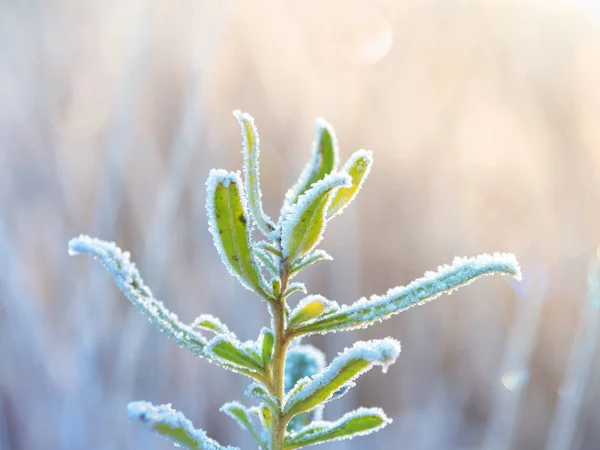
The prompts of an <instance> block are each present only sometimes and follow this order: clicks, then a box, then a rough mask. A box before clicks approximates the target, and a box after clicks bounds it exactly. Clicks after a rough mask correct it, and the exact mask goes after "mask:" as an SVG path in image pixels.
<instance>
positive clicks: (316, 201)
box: [281, 173, 351, 264]
mask: <svg viewBox="0 0 600 450" xmlns="http://www.w3.org/2000/svg"><path fill="white" fill-rule="evenodd" d="M350 181H351V179H350V176H349V175H348V174H346V173H335V174H330V175H327V176H326V177H325V178H324V179H322V180H320V181H318V182H317V183H316V184H314V185H313V187H311V188H310V189H309V190H308V191H306V192H305V193H304V194H302V196H301V197H300V198H299V199H298V202H297V203H296V204H294V205H293V206H292V207H291V208H290V209H289V211H288V212H287V213H286V215H285V217H284V218H283V222H282V224H281V247H282V249H283V258H284V259H285V260H286V261H287V263H288V264H293V263H294V262H295V261H296V259H297V258H299V257H301V256H303V255H305V254H306V253H308V252H310V251H311V250H312V249H313V248H315V246H316V245H317V244H318V243H319V242H320V240H321V239H322V236H323V232H324V231H325V226H326V220H325V212H326V211H327V208H328V207H329V203H330V200H331V195H332V193H333V192H335V190H336V188H339V187H340V186H350Z"/></svg>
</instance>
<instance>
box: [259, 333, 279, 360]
mask: <svg viewBox="0 0 600 450" xmlns="http://www.w3.org/2000/svg"><path fill="white" fill-rule="evenodd" d="M258 342H259V344H262V345H261V350H262V352H261V356H262V362H263V364H264V367H267V366H268V365H270V364H271V358H272V357H273V346H274V344H275V336H273V332H272V331H271V330H270V329H269V328H263V329H262V330H261V332H260V336H259V339H258Z"/></svg>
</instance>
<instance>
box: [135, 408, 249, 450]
mask: <svg viewBox="0 0 600 450" xmlns="http://www.w3.org/2000/svg"><path fill="white" fill-rule="evenodd" d="M127 410H128V413H129V418H130V419H132V420H135V421H137V422H140V423H142V424H144V425H145V426H146V427H148V428H149V429H151V430H152V431H154V432H155V433H156V434H158V435H160V436H161V437H162V438H163V439H165V440H167V441H170V442H172V443H174V444H175V445H177V446H180V447H184V448H187V449H195V450H234V449H237V448H236V447H229V446H227V447H225V446H222V445H220V444H219V443H218V442H217V441H215V440H213V439H210V438H209V437H208V436H206V433H205V432H204V431H202V430H198V429H196V428H194V425H193V424H192V422H190V421H189V420H188V419H187V418H186V417H185V416H184V415H183V414H182V413H181V412H179V411H175V410H174V409H172V408H171V405H160V406H154V405H152V404H151V403H148V402H132V403H130V404H129V405H128V407H127ZM237 450H239V449H237Z"/></svg>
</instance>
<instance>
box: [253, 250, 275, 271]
mask: <svg viewBox="0 0 600 450" xmlns="http://www.w3.org/2000/svg"><path fill="white" fill-rule="evenodd" d="M254 256H256V258H257V259H258V260H259V261H260V263H261V264H262V265H263V267H264V268H265V269H267V272H268V273H269V274H271V275H273V276H278V275H279V267H277V265H276V264H275V261H273V254H272V253H270V252H269V251H268V250H265V249H264V248H259V247H256V246H255V247H254Z"/></svg>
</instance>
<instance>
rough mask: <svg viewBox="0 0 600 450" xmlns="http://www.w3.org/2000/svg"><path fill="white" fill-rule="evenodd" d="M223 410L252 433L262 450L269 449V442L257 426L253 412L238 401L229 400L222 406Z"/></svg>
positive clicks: (241, 426)
mask: <svg viewBox="0 0 600 450" xmlns="http://www.w3.org/2000/svg"><path fill="white" fill-rule="evenodd" d="M221 411H222V412H224V413H225V414H227V415H228V416H229V417H231V418H232V419H233V420H235V421H236V422H237V424H238V425H239V426H240V428H242V429H244V430H246V431H247V432H248V433H250V434H251V435H252V437H253V438H254V440H255V441H256V443H257V444H258V446H259V448H260V450H268V446H267V443H266V442H265V441H264V440H263V439H262V437H261V435H260V432H259V431H258V429H257V428H256V426H255V424H254V420H253V418H252V414H251V412H250V410H249V409H248V408H246V407H245V406H244V405H242V404H241V403H238V402H229V403H225V404H224V405H223V406H221Z"/></svg>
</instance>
